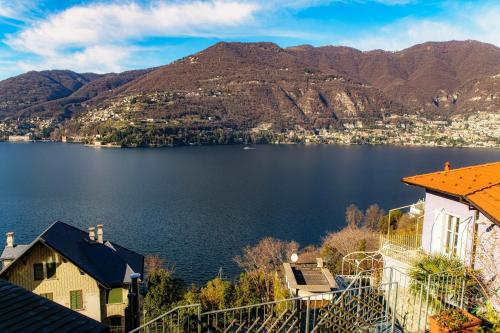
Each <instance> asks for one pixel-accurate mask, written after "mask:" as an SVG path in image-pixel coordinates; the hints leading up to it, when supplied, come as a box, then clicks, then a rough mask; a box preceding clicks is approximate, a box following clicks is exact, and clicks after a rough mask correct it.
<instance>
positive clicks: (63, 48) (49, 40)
mask: <svg viewBox="0 0 500 333" xmlns="http://www.w3.org/2000/svg"><path fill="white" fill-rule="evenodd" d="M451 39H458V40H465V39H477V40H480V41H483V42H488V43H492V44H495V45H497V46H499V45H500V2H499V1H433V0H428V1H423V0H422V1H418V0H290V1H286V0H281V1H280V0H184V1H181V0H169V1H167V0H130V1H116V0H111V1H110V0H96V1H93V0H91V1H83V0H66V1H60V0H58V1H56V0H40V1H32V0H0V79H4V78H7V77H10V76H13V75H17V74H20V73H23V72H26V71H29V70H43V69H71V70H74V71H78V72H90V71H91V72H98V73H104V72H119V71H123V70H128V69H135V68H145V67H152V66H158V65H163V64H166V63H169V62H171V61H173V60H175V59H178V58H180V57H183V56H186V55H188V54H191V53H194V52H197V51H200V50H202V49H204V48H206V47H208V46H210V45H212V44H213V43H215V42H218V41H222V40H225V41H271V42H275V43H277V44H278V45H280V46H282V47H287V46H292V45H299V44H311V45H314V46H320V45H347V46H351V47H355V48H359V49H361V50H372V49H377V48H380V49H385V50H401V49H404V48H406V47H409V46H411V45H414V44H417V43H422V42H425V41H429V40H433V41H443V40H451Z"/></svg>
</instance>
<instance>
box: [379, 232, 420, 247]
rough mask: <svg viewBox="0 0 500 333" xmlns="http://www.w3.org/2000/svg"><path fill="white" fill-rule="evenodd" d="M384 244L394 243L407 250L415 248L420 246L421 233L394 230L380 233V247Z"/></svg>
mask: <svg viewBox="0 0 500 333" xmlns="http://www.w3.org/2000/svg"><path fill="white" fill-rule="evenodd" d="M386 244H390V245H396V246H399V247H402V248H405V249H407V250H417V249H419V248H421V247H422V234H421V233H418V232H415V231H405V232H394V233H392V234H389V235H384V234H381V235H380V248H383V247H384V246H385V245H386Z"/></svg>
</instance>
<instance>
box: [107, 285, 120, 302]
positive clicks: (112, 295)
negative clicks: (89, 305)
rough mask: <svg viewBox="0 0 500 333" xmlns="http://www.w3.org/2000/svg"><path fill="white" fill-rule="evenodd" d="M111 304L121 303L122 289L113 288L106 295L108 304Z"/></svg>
mask: <svg viewBox="0 0 500 333" xmlns="http://www.w3.org/2000/svg"><path fill="white" fill-rule="evenodd" d="M112 303H123V289H122V288H114V289H111V290H110V291H109V293H108V304H112Z"/></svg>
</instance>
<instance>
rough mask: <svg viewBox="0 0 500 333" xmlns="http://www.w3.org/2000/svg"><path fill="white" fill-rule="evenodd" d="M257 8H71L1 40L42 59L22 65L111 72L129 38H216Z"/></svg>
mask: <svg viewBox="0 0 500 333" xmlns="http://www.w3.org/2000/svg"><path fill="white" fill-rule="evenodd" d="M0 1H1V0H0ZM257 9H258V6H257V5H256V4H252V3H243V2H239V1H236V0H213V1H201V0H197V1H190V2H185V3H179V2H172V3H167V2H155V3H152V4H149V5H140V4H138V3H136V2H131V3H127V4H118V3H111V4H102V3H99V4H90V5H85V6H75V7H71V8H69V9H66V10H64V11H62V12H60V13H57V14H55V15H53V16H51V17H48V18H47V19H45V20H41V21H37V22H34V23H33V24H32V25H31V26H30V27H28V28H26V29H24V30H22V31H21V32H19V33H17V34H14V35H10V36H8V37H7V38H6V40H5V43H6V44H7V45H9V46H10V47H12V48H13V49H16V50H18V51H23V52H29V53H33V54H36V55H39V56H41V57H42V59H43V61H42V62H41V63H40V64H31V65H30V64H29V63H24V64H22V65H23V66H24V67H29V66H33V67H39V65H47V66H49V67H50V68H52V67H59V68H61V67H64V66H66V65H68V66H69V65H71V64H70V63H69V62H68V61H69V59H71V61H75V62H76V65H79V66H80V67H88V68H89V70H90V69H92V68H95V70H96V71H110V70H111V71H112V70H116V69H117V68H120V66H119V64H120V61H123V59H126V58H127V57H128V56H129V55H130V52H131V48H128V47H126V46H124V45H128V44H129V43H131V42H133V41H138V40H141V39H142V38H146V37H165V36H217V35H220V29H222V28H228V27H235V26H239V25H241V24H245V23H250V22H252V20H253V14H254V12H255V11H256V10H257ZM75 50H76V51H75ZM117 50H118V51H119V52H118V53H117V55H116V56H115V57H112V55H113V54H114V53H115V51H117ZM94 57H99V58H101V59H95V58H94ZM84 64H87V66H84ZM92 66H95V67H92ZM70 67H71V68H75V66H74V65H72V66H70Z"/></svg>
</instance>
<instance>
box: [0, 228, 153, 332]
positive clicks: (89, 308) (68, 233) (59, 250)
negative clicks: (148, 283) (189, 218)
mask: <svg viewBox="0 0 500 333" xmlns="http://www.w3.org/2000/svg"><path fill="white" fill-rule="evenodd" d="M0 259H2V261H3V266H4V267H3V269H2V271H1V272H0V277H1V278H3V279H5V280H8V281H9V282H11V283H13V284H15V285H18V286H21V287H23V288H25V289H27V290H29V291H32V292H33V293H35V294H38V295H40V296H43V297H45V298H48V299H50V300H52V301H54V302H56V303H58V304H60V305H63V306H65V307H67V308H70V309H72V310H74V311H77V312H79V313H81V314H83V315H85V316H87V317H90V318H92V319H95V320H97V321H100V322H103V323H105V324H107V325H110V326H111V327H112V331H120V330H121V329H122V328H124V326H125V314H126V308H127V306H128V294H129V289H130V285H131V283H132V281H131V278H130V275H131V274H133V273H139V274H141V275H142V274H143V257H142V256H141V255H139V254H137V253H135V252H133V251H130V250H128V249H125V248H123V247H121V246H119V245H117V244H115V243H111V242H109V241H104V240H103V232H102V226H98V229H97V237H96V235H95V229H94V228H90V230H89V233H87V232H84V231H82V230H79V229H77V228H74V227H72V226H70V225H67V224H65V223H62V222H56V223H55V224H53V225H52V226H51V227H50V228H49V229H47V230H46V231H45V232H44V233H42V234H41V235H40V236H39V237H38V238H37V239H36V240H35V241H33V242H32V243H31V244H30V245H28V246H26V245H24V246H22V245H16V244H15V243H14V239H13V234H12V233H8V234H7V246H6V247H5V249H4V251H3V253H2V256H1V257H0ZM113 328H114V330H113Z"/></svg>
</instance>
